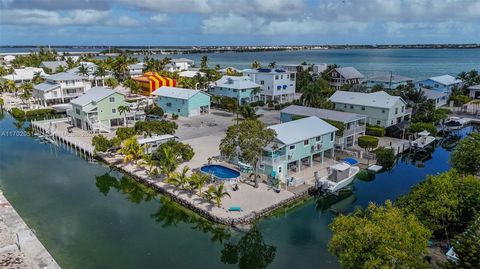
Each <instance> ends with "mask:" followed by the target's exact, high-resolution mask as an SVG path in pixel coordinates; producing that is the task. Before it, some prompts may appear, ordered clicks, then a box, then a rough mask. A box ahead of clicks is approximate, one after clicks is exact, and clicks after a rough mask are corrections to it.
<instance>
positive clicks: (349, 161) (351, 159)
mask: <svg viewBox="0 0 480 269" xmlns="http://www.w3.org/2000/svg"><path fill="white" fill-rule="evenodd" d="M342 161H343V162H345V163H348V164H349V165H356V164H357V163H358V161H357V160H355V159H354V158H345V159H343V160H342Z"/></svg>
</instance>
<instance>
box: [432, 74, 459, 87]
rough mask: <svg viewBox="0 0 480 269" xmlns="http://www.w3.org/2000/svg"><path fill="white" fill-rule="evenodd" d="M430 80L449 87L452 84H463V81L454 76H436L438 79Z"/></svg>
mask: <svg viewBox="0 0 480 269" xmlns="http://www.w3.org/2000/svg"><path fill="white" fill-rule="evenodd" d="M429 79H430V80H433V81H436V82H438V83H440V84H443V85H447V86H448V85H452V84H458V83H462V80H460V79H457V78H455V77H454V76H450V75H443V76H436V77H431V78H429Z"/></svg>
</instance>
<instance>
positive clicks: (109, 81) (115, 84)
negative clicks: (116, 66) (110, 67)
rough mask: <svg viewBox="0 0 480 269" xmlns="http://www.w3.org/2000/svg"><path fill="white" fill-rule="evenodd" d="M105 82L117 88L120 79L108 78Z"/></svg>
mask: <svg viewBox="0 0 480 269" xmlns="http://www.w3.org/2000/svg"><path fill="white" fill-rule="evenodd" d="M105 84H106V85H107V86H108V87H110V88H112V89H115V88H116V87H117V86H118V80H117V79H116V78H107V79H106V80H105Z"/></svg>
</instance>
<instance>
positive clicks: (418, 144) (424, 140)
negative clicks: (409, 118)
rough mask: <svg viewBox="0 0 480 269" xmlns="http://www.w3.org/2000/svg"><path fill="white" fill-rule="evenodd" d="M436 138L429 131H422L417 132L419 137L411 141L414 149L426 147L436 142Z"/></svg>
mask: <svg viewBox="0 0 480 269" xmlns="http://www.w3.org/2000/svg"><path fill="white" fill-rule="evenodd" d="M435 140H436V138H435V137H434V136H431V135H430V133H429V132H428V131H422V132H420V133H418V134H417V139H415V140H413V141H411V142H410V146H411V147H413V148H414V149H424V148H426V147H428V146H429V145H431V144H432V143H433V142H435Z"/></svg>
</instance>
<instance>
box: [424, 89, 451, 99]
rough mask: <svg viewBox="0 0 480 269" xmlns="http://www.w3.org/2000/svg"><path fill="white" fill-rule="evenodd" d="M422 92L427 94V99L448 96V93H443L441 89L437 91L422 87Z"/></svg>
mask: <svg viewBox="0 0 480 269" xmlns="http://www.w3.org/2000/svg"><path fill="white" fill-rule="evenodd" d="M422 92H423V93H424V94H425V97H427V99H437V98H442V97H446V96H447V94H446V93H443V92H441V91H435V90H430V89H425V88H422Z"/></svg>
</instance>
